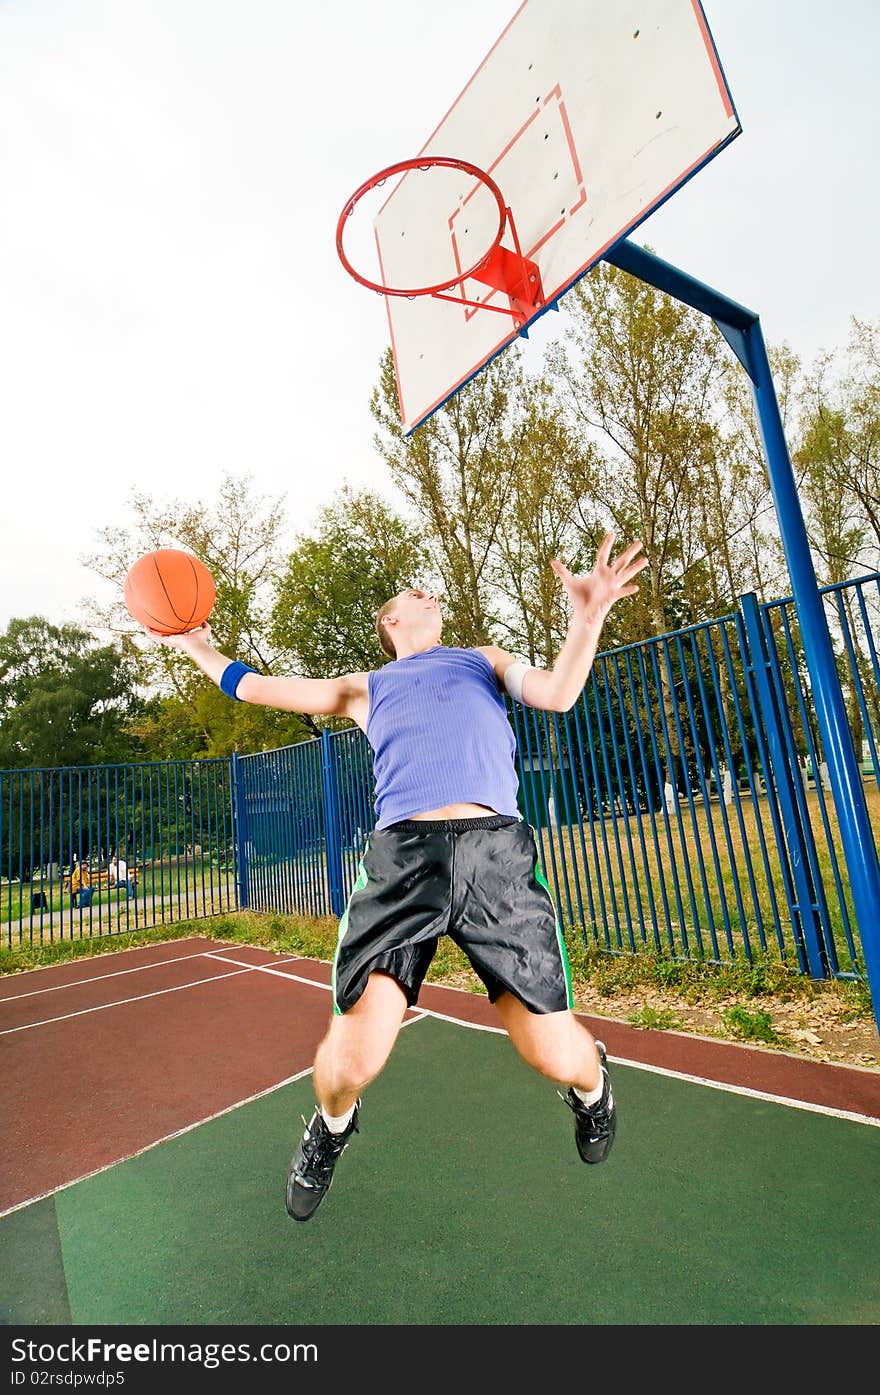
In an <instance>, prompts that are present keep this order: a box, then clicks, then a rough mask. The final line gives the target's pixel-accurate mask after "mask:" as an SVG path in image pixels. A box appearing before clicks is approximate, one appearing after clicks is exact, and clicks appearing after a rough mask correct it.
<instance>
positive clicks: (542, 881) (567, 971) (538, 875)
mask: <svg viewBox="0 0 880 1395" xmlns="http://www.w3.org/2000/svg"><path fill="white" fill-rule="evenodd" d="M535 880H536V881H537V882H538V884H539V885H540V886H542V887H543V888H544V890H545V891H546V893H547V895H548V896H549V897H550V904H551V905H552V907H553V923H554V925H555V926H556V939H557V942H558V944H559V955H560V958H561V959H562V972H563V974H564V975H565V996H566V999H567V1001H568V1006H569V1007H570V1008H573V1007H574V994H573V992H572V990H571V968H570V967H569V963H568V951H567V950H566V948H565V940H564V939H563V937H562V926H561V925H560V924H559V916H558V915H557V914H556V902H555V901H554V900H553V892H552V891H551V890H550V887H549V886H548V885H547V878H546V877H545V876H544V874H543V872H542V871H541V869H540V867H539V866H538V864H537V863H535Z"/></svg>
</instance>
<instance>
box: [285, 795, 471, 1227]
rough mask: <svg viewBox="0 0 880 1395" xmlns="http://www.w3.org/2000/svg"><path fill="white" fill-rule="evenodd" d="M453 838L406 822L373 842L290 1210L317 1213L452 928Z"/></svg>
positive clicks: (349, 910) (337, 972)
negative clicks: (441, 940) (365, 1094)
mask: <svg viewBox="0 0 880 1395" xmlns="http://www.w3.org/2000/svg"><path fill="white" fill-rule="evenodd" d="M450 853H451V848H450V846H449V839H448V838H447V837H445V836H444V833H443V831H442V830H439V829H436V828H435V827H434V825H430V826H427V825H426V826H424V827H423V826H422V825H420V824H418V823H416V824H414V825H413V826H410V825H409V824H406V823H401V824H397V825H394V826H392V827H391V828H388V829H384V830H381V831H379V832H378V833H374V834H373V835H371V838H370V841H369V845H368V848H367V851H366V853H365V855H364V857H363V858H362V860H361V864H360V868H359V870H358V877H357V880H356V882H355V885H354V888H353V890H352V894H351V897H350V898H349V902H348V906H347V907H346V910H345V914H344V915H343V917H342V920H341V921H340V925H339V940H338V943H337V947H336V955H335V957H334V961H333V1018H332V1020H331V1023H330V1026H329V1028H328V1031H327V1034H326V1036H325V1037H324V1039H323V1041H322V1042H321V1044H320V1046H319V1047H318V1052H317V1055H316V1057H315V1072H314V1080H315V1097H316V1099H317V1102H318V1107H317V1108H316V1110H315V1112H314V1114H313V1115H312V1118H311V1120H310V1121H309V1123H308V1124H307V1125H306V1130H305V1133H304V1134H303V1137H302V1140H301V1142H300V1145H299V1148H298V1150H297V1152H296V1153H295V1154H294V1157H293V1161H292V1162H291V1165H290V1170H289V1173H288V1178H287V1210H288V1212H289V1213H290V1215H291V1216H293V1217H294V1219H295V1220H299V1221H305V1220H308V1219H309V1218H310V1216H312V1215H314V1213H315V1211H316V1210H317V1208H318V1206H319V1205H320V1202H321V1200H322V1198H323V1197H324V1196H325V1195H326V1193H327V1191H328V1189H329V1187H330V1182H331V1180H332V1176H333V1169H334V1167H335V1165H336V1162H337V1161H338V1159H339V1157H340V1156H341V1155H342V1153H343V1152H344V1150H345V1148H346V1146H347V1145H348V1142H349V1140H350V1138H351V1137H352V1135H353V1134H354V1133H356V1132H357V1131H358V1115H359V1110H360V1092H361V1091H362V1090H363V1089H364V1087H365V1086H366V1085H367V1084H369V1082H370V1081H371V1080H373V1079H375V1077H376V1076H377V1075H378V1073H379V1071H380V1070H381V1069H382V1067H383V1066H384V1064H385V1062H386V1061H387V1059H388V1056H389V1054H390V1052H391V1049H392V1047H393V1045H394V1042H395V1040H396V1037H397V1033H398V1031H399V1029H400V1025H401V1023H402V1021H403V1018H404V1014H405V1013H406V1009H407V1006H408V1005H409V1004H412V1003H414V1002H415V1001H416V999H417V997H418V993H419V988H420V986H421V982H422V979H423V978H424V976H425V973H426V971H427V968H428V965H429V964H430V962H431V959H432V958H433V955H434V950H435V949H436V945H437V937H438V935H439V934H441V933H442V928H443V926H444V925H445V923H446V921H447V920H448V914H449V896H450V875H449V869H450V866H451V859H450Z"/></svg>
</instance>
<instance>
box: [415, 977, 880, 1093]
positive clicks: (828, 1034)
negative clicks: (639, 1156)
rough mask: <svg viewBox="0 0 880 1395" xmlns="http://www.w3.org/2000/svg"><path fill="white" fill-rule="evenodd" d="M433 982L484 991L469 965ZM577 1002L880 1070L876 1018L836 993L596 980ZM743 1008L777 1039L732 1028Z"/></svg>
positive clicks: (595, 1011)
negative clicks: (605, 984)
mask: <svg viewBox="0 0 880 1395" xmlns="http://www.w3.org/2000/svg"><path fill="white" fill-rule="evenodd" d="M431 981H432V982H437V983H446V984H449V985H451V986H452V987H454V988H465V989H468V990H469V991H471V992H482V991H483V987H482V984H481V983H480V981H479V979H478V978H477V976H476V974H473V973H470V972H469V971H468V970H467V969H460V970H453V971H449V972H446V973H444V974H443V976H442V978H439V977H438V978H437V979H434V978H432V979H431ZM574 996H575V1007H576V1009H577V1010H578V1011H579V1012H585V1013H590V1014H592V1015H594V1016H596V1017H612V1018H616V1019H617V1021H619V1022H629V1023H631V1024H632V1025H634V1026H651V1027H659V1028H660V1029H661V1030H663V1029H665V1030H671V1031H676V1032H690V1033H692V1034H693V1035H695V1036H704V1037H718V1038H720V1039H722V1040H724V1041H740V1042H742V1041H745V1042H747V1044H748V1045H749V1046H758V1047H763V1048H765V1049H766V1050H770V1051H786V1052H789V1053H790V1054H791V1053H793V1054H794V1055H797V1056H803V1057H804V1059H805V1060H810V1061H830V1062H835V1063H836V1064H838V1065H846V1066H859V1067H861V1068H862V1069H863V1070H875V1071H877V1072H878V1073H880V1036H878V1033H877V1026H876V1023H875V1022H874V1020H873V1018H871V1017H857V1018H850V1017H848V1014H849V1012H850V1011H851V1009H849V1008H848V1006H847V1005H846V1004H844V1003H841V1002H840V1001H838V1000H836V999H835V998H833V997H830V996H829V998H828V999H827V1000H823V999H822V998H812V999H808V1000H799V999H795V1000H788V999H782V998H772V997H769V996H762V997H760V998H749V999H744V998H739V997H730V998H720V999H718V1000H717V1001H713V1002H699V1003H691V1002H687V1001H686V1000H684V999H683V998H681V997H680V996H678V995H677V994H675V993H666V992H664V991H663V990H662V989H657V988H647V987H646V988H642V989H640V990H639V991H638V992H625V991H618V992H615V993H613V994H607V993H600V992H598V990H597V989H595V988H594V987H592V985H590V984H585V983H579V982H575V984H574ZM733 1007H740V1008H742V1009H743V1011H744V1012H745V1013H747V1014H749V1016H751V1017H755V1016H757V1014H759V1013H766V1014H767V1016H768V1018H769V1021H770V1026H771V1028H772V1030H773V1032H774V1033H775V1034H776V1036H777V1037H778V1038H779V1040H778V1041H776V1042H769V1041H762V1040H758V1039H754V1038H751V1037H745V1036H743V1035H741V1034H740V1033H738V1032H736V1031H734V1030H732V1029H731V1027H730V1025H729V1024H728V1022H727V1021H726V1020H725V1017H724V1013H725V1011H727V1010H729V1009H730V1008H733Z"/></svg>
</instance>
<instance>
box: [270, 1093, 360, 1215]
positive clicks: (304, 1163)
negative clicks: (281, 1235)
mask: <svg viewBox="0 0 880 1395" xmlns="http://www.w3.org/2000/svg"><path fill="white" fill-rule="evenodd" d="M360 1107H361V1102H360V1100H358V1102H357V1104H356V1105H355V1107H354V1114H353V1115H352V1116H351V1120H350V1121H349V1123H348V1125H347V1126H346V1128H344V1129H343V1130H342V1133H331V1132H330V1130H329V1129H328V1127H327V1125H326V1124H325V1123H324V1119H323V1116H322V1114H321V1111H320V1109H316V1110H315V1112H314V1114H313V1115H312V1117H311V1119H310V1120H309V1122H308V1123H307V1124H306V1121H305V1119H303V1123H304V1124H306V1131H305V1133H304V1134H303V1136H302V1139H301V1140H300V1145H299V1147H298V1148H297V1150H296V1152H295V1153H294V1156H293V1161H292V1162H291V1164H290V1170H289V1172H288V1174H287V1192H286V1197H285V1200H286V1202H287V1214H288V1215H289V1216H292V1217H293V1219H294V1220H295V1221H307V1220H309V1219H310V1218H311V1217H312V1216H313V1215H314V1214H315V1212H316V1211H317V1209H318V1207H319V1206H320V1204H321V1202H322V1201H323V1200H324V1197H325V1196H326V1194H327V1192H328V1191H329V1190H330V1183H331V1182H332V1181H333V1169H334V1167H335V1166H336V1164H337V1162H338V1161H339V1159H340V1158H341V1157H342V1154H343V1153H344V1152H345V1150H346V1148H347V1147H348V1142H349V1139H350V1138H351V1136H352V1134H353V1133H358V1132H359V1129H358V1126H357V1121H358V1113H359V1111H360Z"/></svg>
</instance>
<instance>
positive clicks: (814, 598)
mask: <svg viewBox="0 0 880 1395" xmlns="http://www.w3.org/2000/svg"><path fill="white" fill-rule="evenodd" d="M605 261H606V262H609V263H610V264H611V265H612V266H616V267H619V268H620V270H621V271H627V272H629V273H630V274H631V275H633V276H637V277H639V279H640V280H642V281H646V282H647V283H648V284H649V285H651V286H656V288H657V289H658V290H661V291H664V292H665V293H666V294H667V295H671V296H673V297H675V299H676V300H680V301H682V302H683V303H684V304H685V305H690V306H692V307H693V309H695V310H699V311H701V312H702V313H703V314H704V315H709V316H710V317H711V318H712V319H713V320H714V321H715V323H716V324H717V325H718V328H719V329H720V330H721V332H722V334H723V335H724V337H725V338H726V340H727V342H728V343H729V344H730V346H731V348H732V349H733V351H734V353H735V354H736V356H737V358H738V359H739V360H740V362H741V363H742V365H743V367H744V368H745V370H746V372H747V373H748V375H749V377H750V379H751V382H752V393H753V396H754V399H755V406H756V408H757V412H758V422H759V425H760V430H761V439H762V441H763V444H764V452H765V454H766V457H767V468H768V474H769V479H770V488H771V491H772V493H773V501H774V503H775V505H776V516H777V518H778V520H779V531H780V535H781V538H782V546H783V550H784V552H785V560H786V563H787V565H788V571H789V576H790V577H791V587H792V596H793V598H794V603H795V608H796V610H797V617H798V623H799V625H800V630H801V638H802V640H803V645H804V656H805V658H806V661H807V669H808V671H809V675H810V687H811V692H812V698H813V702H814V703H815V707H816V718H817V721H818V723H819V730H820V731H821V733H822V742H823V745H824V748H825V756H826V759H827V762H828V777H829V779H830V781H831V792H832V795H833V797H834V805H835V808H836V810H837V817H838V822H839V825H840V837H841V842H842V844H843V853H844V857H845V859H846V865H847V870H848V872H849V879H850V888H851V891H852V898H853V909H854V911H855V919H856V923H857V925H858V927H859V936H860V939H861V945H862V954H863V956H864V961H865V969H866V972H867V977H868V984H869V987H870V990H871V999H872V1001H873V1004H874V1017H875V1020H876V1022H877V1027H878V1032H880V862H878V859H877V848H876V845H875V843H874V834H873V831H872V828H871V821H870V818H869V816H868V806H867V803H866V801H865V792H864V789H863V787H862V779H861V772H860V770H859V765H858V761H857V759H856V752H855V747H854V746H853V739H852V733H851V731H850V728H849V722H848V721H847V715H846V706H845V703H844V700H843V692H842V690H841V686H840V676H839V674H838V672H837V664H836V663H835V659H834V651H833V649H832V646H831V636H830V635H829V633H828V625H827V622H826V620H825V611H824V608H823V605H822V598H821V596H820V594H819V587H818V585H817V583H816V573H815V570H814V567H813V559H812V557H811V556H810V545H809V541H808V539H807V529H806V525H805V523H804V516H803V512H802V510H801V505H800V499H799V498H798V492H797V484H796V482H795V477H794V471H793V469H792V466H791V458H790V456H789V453H788V445H787V443H786V440H785V432H784V429H783V426H782V417H781V415H780V411H779V403H778V401H777V398H776V390H775V388H774V386H773V375H772V373H771V371H770V360H769V359H768V357H767V348H766V345H765V343H764V336H763V334H762V333H761V325H760V321H759V319H758V316H757V315H756V314H755V313H754V311H752V310H747V309H745V307H744V306H742V305H738V304H737V303H736V301H733V300H729V299H728V297H727V296H725V295H722V294H721V293H720V292H719V291H716V290H713V289H712V288H711V287H710V286H706V285H704V284H703V283H702V282H701V281H697V280H695V279H694V277H692V276H689V275H688V274H687V273H686V272H684V271H681V270H679V269H678V268H677V267H674V266H671V265H670V264H669V262H664V261H663V260H662V259H661V258H660V257H656V256H655V255H654V254H653V253H652V252H648V251H646V250H645V248H643V247H637V246H636V245H635V244H634V243H630V242H627V241H625V240H624V241H623V242H619V243H618V244H617V246H616V247H613V248H612V249H611V251H610V252H607V253H606V254H605Z"/></svg>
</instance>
